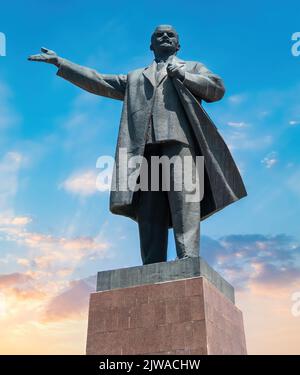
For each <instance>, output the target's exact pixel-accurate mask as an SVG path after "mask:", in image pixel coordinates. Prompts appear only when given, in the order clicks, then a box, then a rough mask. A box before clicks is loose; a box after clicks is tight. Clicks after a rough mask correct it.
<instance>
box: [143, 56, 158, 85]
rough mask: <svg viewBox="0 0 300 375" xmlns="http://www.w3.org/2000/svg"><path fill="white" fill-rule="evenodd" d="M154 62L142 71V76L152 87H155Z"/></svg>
mask: <svg viewBox="0 0 300 375" xmlns="http://www.w3.org/2000/svg"><path fill="white" fill-rule="evenodd" d="M155 73H156V62H155V60H153V62H152V64H151V65H149V66H148V67H147V68H146V69H145V70H143V75H144V77H146V78H147V79H148V80H149V82H150V83H151V84H152V86H153V87H155V86H156V77H155Z"/></svg>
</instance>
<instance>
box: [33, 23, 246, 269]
mask: <svg viewBox="0 0 300 375" xmlns="http://www.w3.org/2000/svg"><path fill="white" fill-rule="evenodd" d="M150 48H151V50H152V51H153V53H154V57H155V58H154V60H153V62H152V63H151V64H150V65H149V66H148V67H146V68H141V69H137V70H134V71H131V72H129V73H128V74H127V75H126V74H117V75H116V74H114V75H110V74H101V73H98V72H96V71H95V70H92V69H89V68H86V67H83V66H79V65H77V64H74V63H72V62H70V61H68V60H66V59H64V58H61V57H59V56H58V55H57V54H56V53H55V52H54V51H51V50H48V49H46V48H42V50H41V51H42V53H41V54H38V55H33V56H30V57H29V60H31V61H42V62H46V63H50V64H54V65H56V66H57V67H58V72H57V74H58V75H59V76H60V77H63V78H65V79H66V80H68V81H70V82H72V83H73V84H75V85H77V86H79V87H81V88H82V89H84V90H87V91H89V92H91V93H93V94H96V95H101V96H105V97H109V98H112V99H118V100H123V102H124V104H123V110H122V117H121V124H120V131H119V137H118V143H117V148H116V158H115V160H116V165H115V170H114V181H116V180H118V178H119V167H120V166H119V164H118V160H119V158H118V156H119V152H120V149H125V150H126V152H127V156H128V158H130V157H133V156H142V155H143V156H144V157H145V158H146V160H150V158H151V157H152V156H160V157H161V156H168V157H169V158H172V157H173V156H179V157H180V158H184V157H185V156H189V157H191V158H192V160H195V158H196V156H203V157H204V197H203V199H202V200H201V202H200V201H198V202H190V201H188V200H187V199H186V196H187V191H186V190H185V189H184V187H183V188H182V189H181V190H180V191H177V190H175V189H174V188H171V189H170V190H169V191H164V189H162V188H161V187H160V189H158V191H151V190H150V191H142V190H141V189H139V190H137V191H133V190H130V189H127V190H126V191H123V190H122V191H121V190H120V189H116V190H111V195H110V210H111V212H112V213H114V214H119V215H125V216H128V217H130V218H132V219H134V220H135V221H137V222H138V225H139V233H140V245H141V256H142V260H143V264H148V263H155V262H163V261H166V259H167V242H168V228H170V227H172V228H173V230H174V235H175V243H176V251H177V258H179V259H182V258H185V257H197V256H199V241H200V220H203V219H205V218H207V217H208V216H210V215H212V214H213V213H215V212H217V211H219V210H221V209H222V208H224V207H225V206H227V205H228V204H230V203H232V202H235V201H237V200H238V199H240V198H242V197H244V196H245V195H246V190H245V187H244V184H243V181H242V179H241V176H240V174H239V171H238V169H237V167H236V164H235V163H234V161H233V159H232V156H231V154H230V151H229V150H228V148H227V146H226V144H225V142H224V141H223V139H222V137H221V136H220V134H219V133H218V131H217V128H216V126H215V125H214V124H213V122H212V121H211V120H210V118H209V117H208V115H207V114H206V112H205V111H204V109H203V108H202V105H201V103H202V101H203V100H204V101H205V102H208V103H209V102H214V101H218V100H220V99H222V97H223V95H224V92H225V88H224V85H223V82H222V79H221V78H220V77H219V76H217V75H215V74H214V73H212V72H211V71H209V70H208V69H207V68H206V67H205V66H204V65H203V64H202V63H199V62H196V61H183V60H181V59H179V58H178V57H177V52H178V51H179V49H180V45H179V37H178V34H177V32H176V30H175V29H174V28H173V27H172V26H169V25H160V26H158V27H156V29H155V30H154V32H153V34H152V37H151V46H150ZM128 173H129V171H128ZM170 173H171V175H170V179H171V185H172V186H173V185H174V183H175V182H176V180H177V178H178V177H179V176H178V173H179V172H178V170H175V168H173V169H171V172H170ZM150 175H151V171H150V170H149V176H150Z"/></svg>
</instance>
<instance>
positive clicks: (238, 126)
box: [227, 121, 248, 128]
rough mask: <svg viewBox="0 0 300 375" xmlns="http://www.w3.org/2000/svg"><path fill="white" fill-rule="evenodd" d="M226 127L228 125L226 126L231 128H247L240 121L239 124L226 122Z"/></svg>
mask: <svg viewBox="0 0 300 375" xmlns="http://www.w3.org/2000/svg"><path fill="white" fill-rule="evenodd" d="M227 125H228V126H231V127H232V128H245V127H247V126H248V125H247V124H246V123H245V122H243V121H241V122H234V121H228V122H227Z"/></svg>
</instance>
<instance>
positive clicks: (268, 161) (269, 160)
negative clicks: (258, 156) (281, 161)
mask: <svg viewBox="0 0 300 375" xmlns="http://www.w3.org/2000/svg"><path fill="white" fill-rule="evenodd" d="M261 163H262V164H263V165H264V166H265V167H266V168H269V169H270V168H272V167H274V165H275V164H277V163H278V157H277V153H276V152H275V151H273V152H270V153H269V154H268V155H267V156H266V157H264V158H263V159H262V161H261Z"/></svg>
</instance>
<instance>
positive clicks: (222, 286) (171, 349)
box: [86, 258, 247, 355]
mask: <svg viewBox="0 0 300 375" xmlns="http://www.w3.org/2000/svg"><path fill="white" fill-rule="evenodd" d="M86 351H87V354H103V355H110V354H198V355H200V354H247V353H246V342H245V334H244V327H243V318H242V313H241V311H240V310H239V309H238V308H237V307H236V306H235V305H234V290H233V287H232V286H231V285H230V284H228V283H227V282H226V281H225V280H224V279H223V278H222V277H221V276H220V275H219V274H218V273H217V272H215V271H214V270H213V269H212V268H211V267H210V266H208V264H207V263H206V262H205V261H204V260H202V259H201V258H192V259H184V260H177V261H173V262H166V263H156V264H151V265H146V266H140V267H132V268H124V269H119V270H113V271H104V272H99V273H98V281H97V292H96V293H92V294H91V297H90V308H89V321H88V335H87V350H86Z"/></svg>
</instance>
